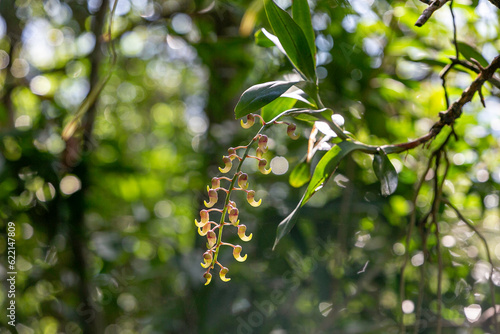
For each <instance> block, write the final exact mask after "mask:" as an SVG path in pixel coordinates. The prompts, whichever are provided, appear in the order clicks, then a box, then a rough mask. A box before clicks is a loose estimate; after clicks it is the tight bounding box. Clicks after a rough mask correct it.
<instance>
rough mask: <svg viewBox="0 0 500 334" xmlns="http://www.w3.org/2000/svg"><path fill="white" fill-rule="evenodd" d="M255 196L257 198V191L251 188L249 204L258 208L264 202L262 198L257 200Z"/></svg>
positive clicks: (248, 197)
mask: <svg viewBox="0 0 500 334" xmlns="http://www.w3.org/2000/svg"><path fill="white" fill-rule="evenodd" d="M254 198H255V191H253V190H249V191H248V193H247V201H248V204H250V205H251V206H253V207H255V208H256V207H258V206H259V205H260V204H261V203H262V199H259V201H258V202H256V201H255V199H254Z"/></svg>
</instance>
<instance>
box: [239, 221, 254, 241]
mask: <svg viewBox="0 0 500 334" xmlns="http://www.w3.org/2000/svg"><path fill="white" fill-rule="evenodd" d="M246 230H247V227H246V226H245V225H238V236H239V237H240V239H241V240H243V241H250V240H252V236H253V234H252V233H250V235H248V236H246V235H245V231H246Z"/></svg>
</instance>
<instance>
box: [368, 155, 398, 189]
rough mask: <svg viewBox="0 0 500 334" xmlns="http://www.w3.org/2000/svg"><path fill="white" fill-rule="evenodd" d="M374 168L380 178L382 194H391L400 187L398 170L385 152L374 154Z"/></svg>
mask: <svg viewBox="0 0 500 334" xmlns="http://www.w3.org/2000/svg"><path fill="white" fill-rule="evenodd" d="M373 170H374V171H375V175H377V178H378V179H379V180H380V192H381V193H382V195H383V196H389V195H390V194H392V193H394V192H395V191H396V188H397V187H398V172H396V169H394V166H393V165H392V163H391V161H390V160H389V158H388V157H387V155H385V153H384V152H380V154H375V155H374V156H373Z"/></svg>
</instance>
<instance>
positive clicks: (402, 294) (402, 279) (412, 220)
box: [399, 156, 433, 334]
mask: <svg viewBox="0 0 500 334" xmlns="http://www.w3.org/2000/svg"><path fill="white" fill-rule="evenodd" d="M432 160H433V156H431V157H430V158H429V161H428V163H427V167H426V169H425V171H424V173H423V174H422V176H421V177H420V180H419V181H418V184H417V188H416V189H415V196H414V197H413V201H412V203H413V211H412V213H411V216H410V226H409V227H408V232H407V234H406V253H405V258H404V261H403V264H402V266H401V274H400V276H401V277H400V281H399V296H400V303H399V305H400V307H401V306H402V305H403V301H404V300H405V270H406V266H407V265H408V261H409V259H410V240H411V235H412V233H413V227H414V226H415V222H416V220H417V205H416V203H417V197H418V194H419V193H420V189H421V188H422V185H423V184H424V181H425V176H426V175H427V173H428V172H429V169H431V164H432ZM399 332H400V333H401V334H404V333H405V332H406V328H405V324H404V321H403V315H401V323H400V328H399Z"/></svg>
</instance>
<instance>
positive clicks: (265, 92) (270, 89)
mask: <svg viewBox="0 0 500 334" xmlns="http://www.w3.org/2000/svg"><path fill="white" fill-rule="evenodd" d="M297 82H298V81H295V82H286V81H272V82H266V83H263V84H259V85H255V86H253V87H250V88H248V89H247V90H246V91H244V92H243V94H242V95H241V98H240V100H239V101H238V104H237V105H236V108H234V113H235V115H236V118H240V117H243V116H246V115H248V114H249V113H251V112H254V111H256V110H259V109H260V108H262V107H263V106H265V105H267V104H269V103H270V102H272V101H274V100H276V99H277V98H278V97H280V96H281V95H282V94H283V93H285V92H286V91H287V90H288V89H289V88H290V87H292V86H293V85H295V84H297Z"/></svg>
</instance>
